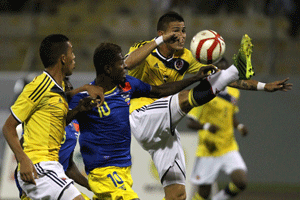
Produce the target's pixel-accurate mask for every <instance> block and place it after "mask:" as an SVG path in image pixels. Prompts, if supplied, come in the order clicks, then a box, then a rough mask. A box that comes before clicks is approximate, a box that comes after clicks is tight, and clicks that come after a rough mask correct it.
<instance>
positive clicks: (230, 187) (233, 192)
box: [225, 182, 241, 197]
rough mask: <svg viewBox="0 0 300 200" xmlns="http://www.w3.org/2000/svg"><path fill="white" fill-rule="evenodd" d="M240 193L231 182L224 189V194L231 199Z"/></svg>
mask: <svg viewBox="0 0 300 200" xmlns="http://www.w3.org/2000/svg"><path fill="white" fill-rule="evenodd" d="M240 191H241V190H240V189H239V188H238V187H237V186H236V185H235V184H234V183H233V182H230V183H229V184H228V185H227V186H226V188H225V192H226V193H227V194H229V195H230V196H232V197H234V196H236V195H237V194H238V193H239V192H240Z"/></svg>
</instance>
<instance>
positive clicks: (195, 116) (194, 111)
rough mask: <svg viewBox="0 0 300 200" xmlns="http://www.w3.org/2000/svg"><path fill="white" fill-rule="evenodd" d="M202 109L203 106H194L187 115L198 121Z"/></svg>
mask: <svg viewBox="0 0 300 200" xmlns="http://www.w3.org/2000/svg"><path fill="white" fill-rule="evenodd" d="M202 109H203V106H198V107H194V108H193V109H192V110H190V112H189V113H188V114H187V116H188V117H190V118H192V119H194V120H196V121H198V122H199V121H200V116H201V112H202Z"/></svg>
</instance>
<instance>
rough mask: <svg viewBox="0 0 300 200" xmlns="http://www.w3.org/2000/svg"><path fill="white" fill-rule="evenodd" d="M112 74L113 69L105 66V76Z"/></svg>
mask: <svg viewBox="0 0 300 200" xmlns="http://www.w3.org/2000/svg"><path fill="white" fill-rule="evenodd" d="M111 72H112V68H111V66H110V65H105V66H104V73H105V74H110V73H111Z"/></svg>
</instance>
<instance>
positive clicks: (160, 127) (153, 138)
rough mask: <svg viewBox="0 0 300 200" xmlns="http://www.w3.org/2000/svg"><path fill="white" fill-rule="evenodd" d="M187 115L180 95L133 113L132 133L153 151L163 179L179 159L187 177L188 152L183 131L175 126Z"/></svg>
mask: <svg viewBox="0 0 300 200" xmlns="http://www.w3.org/2000/svg"><path fill="white" fill-rule="evenodd" d="M184 116H185V114H184V113H183V112H182V111H181V109H180V107H179V103H178V94H176V95H172V96H169V97H166V98H161V99H158V100H156V101H155V102H153V103H152V104H150V105H147V106H143V107H142V108H140V109H137V110H135V111H133V112H132V113H131V115H130V127H131V133H132V134H133V135H134V137H135V139H136V140H137V141H138V143H139V144H140V145H141V146H142V147H143V148H144V149H145V150H146V151H148V152H149V153H150V155H151V157H152V160H153V162H154V164H155V166H156V169H157V172H158V174H159V177H160V180H162V178H163V177H164V175H165V173H166V172H167V171H168V169H169V168H170V167H172V166H174V165H175V164H176V163H175V160H176V162H177V164H176V165H178V167H179V169H180V171H181V173H183V174H184V177H185V174H186V171H185V158H184V153H183V149H182V146H181V143H180V137H179V133H178V131H177V130H176V129H175V128H176V126H177V124H178V123H179V121H180V120H181V119H182V118H183V117H184ZM166 177H168V176H166ZM180 184H182V181H180Z"/></svg>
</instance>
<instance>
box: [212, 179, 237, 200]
mask: <svg viewBox="0 0 300 200" xmlns="http://www.w3.org/2000/svg"><path fill="white" fill-rule="evenodd" d="M240 191H241V190H240V189H239V188H238V187H236V185H235V184H234V183H232V182H230V183H229V184H228V185H227V186H226V188H225V189H223V190H221V191H220V192H218V193H217V194H216V195H215V196H213V197H212V200H227V199H231V198H232V197H234V196H236V195H237V194H238V193H239V192H240Z"/></svg>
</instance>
